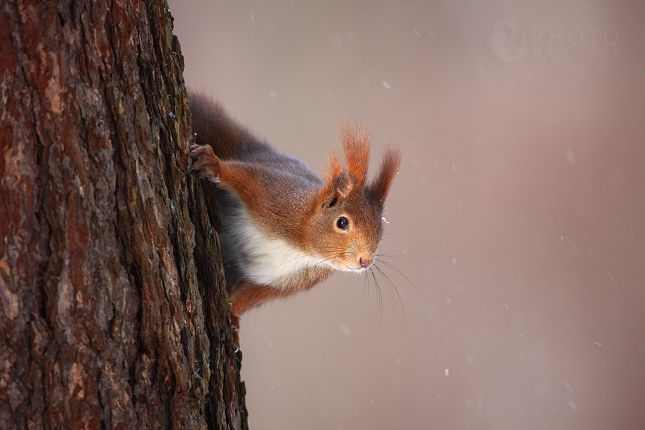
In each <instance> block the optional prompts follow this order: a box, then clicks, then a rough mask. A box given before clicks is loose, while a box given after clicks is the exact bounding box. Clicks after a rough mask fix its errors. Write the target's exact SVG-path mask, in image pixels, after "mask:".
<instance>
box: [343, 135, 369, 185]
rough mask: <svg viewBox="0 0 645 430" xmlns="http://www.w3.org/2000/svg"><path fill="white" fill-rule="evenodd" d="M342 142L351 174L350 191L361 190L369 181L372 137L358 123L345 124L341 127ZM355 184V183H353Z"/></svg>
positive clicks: (348, 171)
mask: <svg viewBox="0 0 645 430" xmlns="http://www.w3.org/2000/svg"><path fill="white" fill-rule="evenodd" d="M340 140H341V141H342V142H343V152H344V153H345V161H346V164H347V173H348V174H349V186H350V190H348V191H351V189H352V188H353V189H354V190H361V189H362V188H363V186H364V184H365V180H366V179H367V167H368V166H369V163H370V135H369V133H368V132H367V130H366V129H365V128H363V127H361V126H360V125H359V124H357V123H343V124H341V127H340ZM352 181H353V182H355V183H352Z"/></svg>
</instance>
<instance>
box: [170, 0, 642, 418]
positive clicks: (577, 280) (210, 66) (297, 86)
mask: <svg viewBox="0 0 645 430" xmlns="http://www.w3.org/2000/svg"><path fill="white" fill-rule="evenodd" d="M169 6H170V9H171V11H172V15H173V16H174V18H175V28H174V32H175V34H176V35H177V36H178V38H179V40H180V43H181V48H182V51H183V54H184V57H185V63H186V70H185V78H186V84H187V85H188V86H191V87H193V88H196V89H199V90H203V91H206V92H207V93H209V94H211V95H213V96H214V97H216V98H217V99H219V100H220V101H221V102H222V103H223V105H224V106H225V108H227V110H228V111H229V112H230V113H231V114H232V116H233V117H235V118H236V119H238V120H239V121H241V122H242V123H244V124H246V125H247V126H248V127H249V128H250V129H251V130H253V132H254V133H256V134H257V135H258V136H259V137H262V138H265V139H266V140H267V141H268V142H270V143H271V144H273V145H274V146H275V147H277V148H279V149H281V150H283V151H286V152H288V153H291V154H294V155H296V156H298V157H300V158H301V159H303V160H305V161H306V162H307V163H308V164H310V165H311V166H312V167H313V168H314V169H315V170H317V171H322V170H323V169H324V168H325V167H326V162H327V157H328V154H329V152H330V150H331V149H332V148H333V147H337V146H338V144H339V139H338V123H339V121H340V120H342V119H345V118H356V119H358V120H360V121H361V122H362V123H364V124H365V125H367V126H368V127H369V128H370V131H371V134H372V144H373V148H372V169H371V172H374V171H375V170H376V169H375V167H376V163H377V162H378V160H379V158H380V155H381V152H382V150H383V148H384V146H385V144H386V143H387V142H393V143H396V144H399V145H401V146H402V148H403V150H404V161H403V164H402V166H401V171H400V174H399V175H398V177H397V179H396V181H395V183H394V186H393V188H392V190H391V193H390V196H389V197H388V202H387V209H386V211H385V216H386V218H387V221H388V222H389V223H388V224H387V225H386V234H385V236H384V238H383V242H382V244H381V248H380V253H382V254H384V255H387V256H389V257H384V258H383V259H384V260H385V262H386V263H387V264H386V263H382V264H380V265H379V267H380V268H381V269H382V270H383V272H384V273H385V274H386V275H387V277H386V278H383V277H381V276H379V275H378V274H377V275H376V278H377V280H378V285H375V283H374V280H373V279H371V278H370V279H367V284H368V285H366V277H365V276H363V277H361V276H358V275H342V274H341V275H336V276H334V277H333V278H332V279H331V280H330V281H328V282H326V283H325V284H322V285H320V286H318V287H316V288H314V289H313V290H312V291H311V292H309V293H307V294H302V295H299V296H296V297H294V298H293V299H290V300H286V301H282V302H275V303H271V304H269V305H266V306H264V307H262V308H260V309H258V310H254V311H251V312H249V313H248V314H246V315H244V317H243V321H242V329H241V338H242V341H241V347H242V351H243V353H244V361H243V368H242V376H243V378H244V380H245V381H246V387H247V390H248V395H247V402H248V408H249V421H250V425H251V428H254V429H294V430H295V429H581V430H582V429H584V430H593V429H621V430H624V429H643V428H645V3H644V2H642V1H640V0H637V1H626V0H620V1H609V0H596V1H589V0H586V1H532V2H531V1H495V0H485V1H475V0H471V1H447V0H445V1H416V2H399V1H352V2H346V1H326V2H314V1H301V0H292V1H289V0H284V1H274V2H267V1H250V0H241V1H235V2H215V1H197V0H190V1H188V0H181V1H180V0H170V1H169ZM390 265H393V266H394V267H396V268H392V267H390Z"/></svg>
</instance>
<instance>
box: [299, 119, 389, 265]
mask: <svg viewBox="0 0 645 430" xmlns="http://www.w3.org/2000/svg"><path fill="white" fill-rule="evenodd" d="M340 136H341V140H342V144H343V152H344V155H345V157H344V161H345V162H344V164H341V162H340V160H339V158H338V155H337V153H336V152H333V153H332V154H331V157H330V158H331V159H330V167H329V169H328V171H327V174H326V176H325V185H324V186H323V187H321V189H320V191H319V194H318V196H317V199H316V204H315V206H314V207H313V210H314V213H313V214H312V217H311V218H310V220H311V222H312V224H313V225H312V226H311V227H312V228H311V229H309V232H310V233H311V234H312V236H311V237H309V238H307V239H308V240H307V241H308V243H310V244H313V248H314V249H313V250H314V252H316V253H317V254H319V255H321V256H323V257H324V258H325V259H326V260H325V262H326V263H327V264H329V265H331V266H332V267H334V268H335V269H337V270H343V271H357V272H359V271H363V270H365V269H367V268H368V267H370V266H371V265H372V263H374V259H375V254H376V250H377V248H378V245H379V243H380V242H381V236H382V235H383V220H382V214H383V208H384V204H385V198H386V197H387V194H388V192H389V190H390V186H391V185H392V182H393V180H394V177H395V176H396V174H397V172H398V169H399V164H400V163H401V152H400V150H399V149H398V148H395V147H392V146H388V148H387V149H386V151H385V154H384V156H383V160H382V161H381V166H380V169H379V171H378V173H377V175H376V177H375V178H374V179H372V181H370V182H368V180H367V168H368V165H369V158H370V137H369V134H368V132H367V131H366V130H365V129H364V128H362V127H361V126H359V125H358V124H349V123H345V124H342V126H341V132H340Z"/></svg>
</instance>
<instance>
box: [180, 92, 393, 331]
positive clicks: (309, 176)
mask: <svg viewBox="0 0 645 430" xmlns="http://www.w3.org/2000/svg"><path fill="white" fill-rule="evenodd" d="M189 100H190V108H191V112H192V115H193V127H194V130H195V133H196V140H197V142H198V143H199V145H202V146H198V145H193V146H191V157H192V158H193V160H194V161H193V165H192V170H196V171H198V175H199V176H200V177H202V178H208V179H210V180H211V181H213V182H215V183H216V184H217V185H218V196H217V204H218V209H219V212H220V218H221V223H222V232H221V235H220V242H221V246H222V256H223V258H224V263H225V270H226V278H227V284H228V287H229V290H230V300H231V303H232V305H233V316H234V320H235V321H237V320H238V317H239V315H241V314H242V313H243V312H245V311H246V310H248V309H250V308H252V307H255V306H257V305H259V304H261V303H264V302H266V301H268V300H271V299H275V298H278V297H284V296H288V295H291V294H293V293H296V292H298V291H303V290H307V289H309V288H311V287H312V286H314V285H315V284H317V283H319V282H321V281H323V280H325V279H326V278H327V277H329V276H330V275H331V274H333V273H334V272H336V271H339V270H340V271H350V272H362V271H365V270H367V269H368V268H370V266H371V265H372V264H373V263H374V259H375V255H376V251H377V248H378V245H379V243H380V241H381V236H382V234H383V221H382V212H383V208H384V203H385V198H386V197H387V194H388V192H389V190H390V187H391V185H392V181H393V180H394V177H395V176H396V173H397V171H398V168H399V164H400V161H401V154H400V151H399V150H398V149H397V148H394V147H388V148H387V149H386V151H385V154H384V156H383V160H382V162H381V166H380V169H379V171H378V173H377V174H376V177H375V178H374V179H373V180H372V181H368V180H367V169H368V165H369V157H370V143H369V142H370V139H369V135H368V133H367V132H366V131H365V129H363V128H362V127H360V126H359V125H357V124H348V123H347V124H343V125H342V126H341V141H342V144H343V153H344V163H341V161H340V159H339V157H338V155H337V154H336V153H335V152H334V153H332V155H331V157H330V164H329V168H328V170H327V172H326V174H325V176H324V177H323V178H321V177H319V176H318V175H316V173H315V172H313V170H311V168H309V166H307V165H306V164H305V163H303V162H302V161H300V160H298V159H297V158H295V157H292V156H290V155H287V154H284V153H282V152H279V151H277V150H275V149H273V148H272V147H270V146H269V145H268V144H266V143H265V142H262V141H260V140H259V139H257V138H255V137H254V136H253V135H252V134H251V133H250V132H249V131H248V130H247V129H246V128H244V127H242V126H240V125H238V124H237V123H236V122H234V121H233V120H232V119H231V118H230V117H228V115H227V114H226V113H225V112H224V110H223V109H222V108H221V107H220V106H219V105H218V104H216V103H213V102H212V101H211V100H210V99H209V98H207V97H205V96H203V95H199V94H195V93H189Z"/></svg>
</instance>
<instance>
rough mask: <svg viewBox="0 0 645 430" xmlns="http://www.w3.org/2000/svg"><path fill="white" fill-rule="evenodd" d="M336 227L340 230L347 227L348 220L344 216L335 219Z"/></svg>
mask: <svg viewBox="0 0 645 430" xmlns="http://www.w3.org/2000/svg"><path fill="white" fill-rule="evenodd" d="M336 227H338V228H339V229H341V230H347V229H348V228H349V220H348V219H347V218H345V217H344V216H342V217H340V218H338V220H336Z"/></svg>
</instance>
